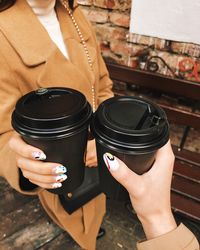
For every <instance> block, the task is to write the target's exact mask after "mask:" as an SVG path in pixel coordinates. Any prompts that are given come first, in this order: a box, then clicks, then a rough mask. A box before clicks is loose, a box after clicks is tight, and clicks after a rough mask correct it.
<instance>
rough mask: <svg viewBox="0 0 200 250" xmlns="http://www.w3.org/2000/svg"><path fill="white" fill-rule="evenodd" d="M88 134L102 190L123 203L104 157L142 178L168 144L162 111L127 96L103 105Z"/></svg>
mask: <svg viewBox="0 0 200 250" xmlns="http://www.w3.org/2000/svg"><path fill="white" fill-rule="evenodd" d="M91 131H92V132H93V135H94V137H95V139H96V145H97V155H98V165H99V175H100V182H101V186H102V190H103V192H104V193H105V194H107V196H108V197H110V198H114V199H117V200H127V199H128V193H127V191H126V190H125V189H124V188H123V187H122V186H121V185H120V184H119V183H118V182H117V181H116V180H115V179H114V178H113V177H112V176H111V174H110V172H109V170H108V169H107V167H106V165H105V163H104V160H103V155H104V153H106V152H109V153H111V154H113V155H115V156H117V157H118V158H119V159H121V160H122V161H124V162H125V163H126V164H127V166H128V167H129V168H130V169H131V170H133V171H134V172H135V173H137V174H143V173H145V172H146V171H148V170H149V169H150V168H151V166H152V164H153V162H154V159H155V153H156V151H157V150H158V149H159V148H161V147H162V146H163V145H165V144H166V142H167V141H168V140H169V124H168V122H167V117H166V115H165V113H164V111H163V110H162V109H161V108H160V107H159V106H157V105H156V104H154V103H152V102H151V101H148V100H144V99H142V98H136V97H131V96H123V97H113V98H110V99H108V100H106V101H104V102H103V103H102V104H101V105H100V106H99V108H98V109H97V111H96V112H95V114H94V117H93V120H92V123H91ZM133 185H134V183H133Z"/></svg>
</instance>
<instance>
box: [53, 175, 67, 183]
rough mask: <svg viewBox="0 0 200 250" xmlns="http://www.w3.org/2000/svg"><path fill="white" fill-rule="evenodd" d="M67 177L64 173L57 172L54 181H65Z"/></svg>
mask: <svg viewBox="0 0 200 250" xmlns="http://www.w3.org/2000/svg"><path fill="white" fill-rule="evenodd" d="M66 179H67V175H66V174H59V175H57V176H56V181H60V182H61V181H65V180H66Z"/></svg>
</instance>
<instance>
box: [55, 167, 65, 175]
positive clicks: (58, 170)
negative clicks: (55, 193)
mask: <svg viewBox="0 0 200 250" xmlns="http://www.w3.org/2000/svg"><path fill="white" fill-rule="evenodd" d="M66 172H67V169H66V167H64V166H57V167H55V168H53V173H54V174H64V173H66Z"/></svg>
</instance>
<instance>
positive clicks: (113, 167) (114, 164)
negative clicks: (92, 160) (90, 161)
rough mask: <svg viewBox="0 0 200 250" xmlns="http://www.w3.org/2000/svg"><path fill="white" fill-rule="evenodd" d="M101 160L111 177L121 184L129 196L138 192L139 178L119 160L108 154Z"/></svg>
mask: <svg viewBox="0 0 200 250" xmlns="http://www.w3.org/2000/svg"><path fill="white" fill-rule="evenodd" d="M103 158H104V162H105V164H106V166H107V167H108V169H109V170H110V173H111V175H112V176H113V177H114V178H115V179H116V180H117V181H118V182H119V183H121V184H122V185H123V186H124V187H125V188H126V189H127V190H128V192H129V193H131V195H134V192H136V191H137V190H138V186H139V185H140V184H141V178H140V176H139V175H137V174H136V173H134V172H133V171H131V170H130V169H129V168H128V167H127V166H126V165H125V164H124V163H123V162H122V161H121V160H120V159H118V158H117V157H115V156H113V155H112V154H110V153H105V154H104V156H103Z"/></svg>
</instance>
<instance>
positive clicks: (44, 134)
mask: <svg viewBox="0 0 200 250" xmlns="http://www.w3.org/2000/svg"><path fill="white" fill-rule="evenodd" d="M91 115H92V109H91V106H90V105H89V103H88V102H87V100H86V98H85V96H84V95H83V94H82V93H80V92H78V91H76V90H73V89H69V88H47V89H38V90H36V91H32V92H30V93H28V94H26V95H25V96H23V97H22V98H21V99H20V100H19V101H18V102H17V104H16V108H15V110H14V112H13V114H12V126H13V128H14V129H15V130H16V131H17V132H18V133H19V134H21V136H22V138H23V140H24V141H25V142H27V143H28V144H30V145H33V146H35V147H37V148H39V149H41V150H42V151H43V152H44V153H45V154H46V156H47V159H46V161H47V162H55V163H59V164H62V165H63V166H65V167H66V168H67V177H68V178H67V179H66V180H65V181H64V182H62V187H60V188H56V189H48V191H50V192H52V193H56V194H66V193H68V192H72V191H73V190H75V189H76V188H77V187H79V186H80V185H81V184H82V182H83V179H84V170H85V169H84V168H85V162H84V157H85V150H86V146H87V139H88V125H89V122H90V118H91Z"/></svg>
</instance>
